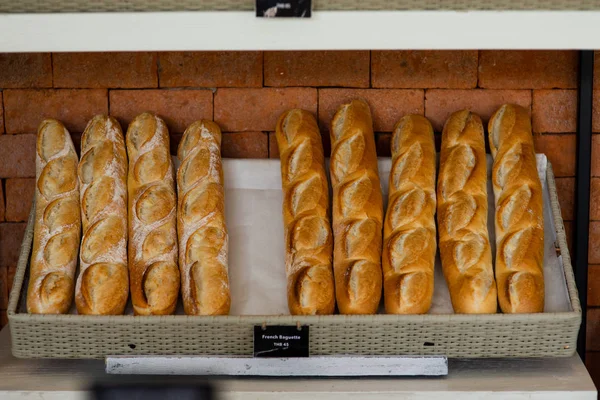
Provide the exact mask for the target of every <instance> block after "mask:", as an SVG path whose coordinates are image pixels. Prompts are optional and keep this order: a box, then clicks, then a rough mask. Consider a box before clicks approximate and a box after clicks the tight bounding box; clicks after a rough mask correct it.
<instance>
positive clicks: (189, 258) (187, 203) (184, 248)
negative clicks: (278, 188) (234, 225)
mask: <svg viewBox="0 0 600 400" xmlns="http://www.w3.org/2000/svg"><path fill="white" fill-rule="evenodd" d="M178 156H179V160H181V165H180V167H179V170H178V171H177V190H178V206H177V234H178V238H179V262H180V270H181V293H182V297H183V308H184V310H185V313H186V314H189V315H226V314H229V307H230V304H231V300H230V294H229V277H228V272H227V244H228V235H227V227H226V225H225V211H224V210H225V204H224V203H225V202H224V191H223V169H222V166H221V130H220V129H219V127H218V126H217V124H215V123H214V122H211V121H197V122H194V123H193V124H192V125H190V127H189V128H187V129H186V131H185V133H184V134H183V138H182V139H181V142H180V144H179V149H178Z"/></svg>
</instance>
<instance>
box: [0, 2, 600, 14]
mask: <svg viewBox="0 0 600 400" xmlns="http://www.w3.org/2000/svg"><path fill="white" fill-rule="evenodd" d="M254 3H255V2H254V0H135V1H133V0H93V1H90V0H20V1H15V0H0V13H54V12H127V11H252V10H254ZM313 4H314V5H313V8H314V10H315V11H334V10H335V11H340V10H350V11H354V10H597V9H600V3H599V2H598V1H595V0H527V1H523V0H494V1H489V0H313Z"/></svg>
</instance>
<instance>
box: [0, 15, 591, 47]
mask: <svg viewBox="0 0 600 400" xmlns="http://www.w3.org/2000/svg"><path fill="white" fill-rule="evenodd" d="M594 48H600V11H467V12H464V11H316V12H314V13H313V18H311V19H277V20H267V19H263V18H256V17H254V13H253V12H229V11H228V12H144V13H142V12H140V13H73V14H68V13H64V14H61V13H57V14H1V15H0V52H37V51H136V50H140V51H142V50H143V51H162V50H311V49H312V50H322V49H339V50H342V49H594Z"/></svg>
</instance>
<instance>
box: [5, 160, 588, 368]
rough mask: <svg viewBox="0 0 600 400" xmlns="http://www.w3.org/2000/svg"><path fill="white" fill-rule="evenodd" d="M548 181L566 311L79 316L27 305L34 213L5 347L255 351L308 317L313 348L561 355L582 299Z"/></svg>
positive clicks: (79, 353) (68, 353)
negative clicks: (265, 333)
mask: <svg viewBox="0 0 600 400" xmlns="http://www.w3.org/2000/svg"><path fill="white" fill-rule="evenodd" d="M546 178H547V185H548V190H549V194H550V203H551V207H552V216H553V219H554V221H553V222H554V225H555V227H556V233H557V242H558V243H557V246H558V247H559V249H560V252H561V255H562V262H563V266H564V274H565V280H566V284H567V290H568V296H569V298H570V303H571V310H572V311H569V312H560V313H540V314H520V315H518V314H494V315H454V314H450V315H414V316H398V315H370V316H343V315H332V316H304V317H300V316H264V317H261V316H220V317H193V316H184V315H172V316H149V317H144V316H135V317H134V316H129V315H123V316H81V315H29V314H27V313H26V312H24V304H25V293H26V288H27V286H26V283H27V274H28V264H29V256H30V253H31V245H32V240H33V215H34V213H33V212H32V213H31V214H30V217H29V222H28V225H27V230H26V232H25V237H24V239H23V244H22V247H21V255H20V258H19V264H18V268H17V272H16V275H15V282H14V285H13V289H12V291H11V295H10V301H9V304H8V318H9V321H10V324H9V326H10V329H11V334H12V351H13V354H14V355H15V356H16V357H20V358H100V359H101V358H104V357H106V356H108V355H226V356H252V354H253V327H254V325H261V324H264V323H266V324H269V325H270V324H274V325H296V324H297V323H300V324H306V325H310V353H311V355H446V356H448V357H456V358H465V357H466V358H476V357H477V358H483V357H566V356H571V355H572V354H573V353H574V352H575V349H576V341H577V334H578V331H579V326H580V323H581V307H580V304H579V298H578V294H577V288H576V286H575V280H574V277H573V270H572V268H571V260H570V257H569V251H568V249H567V243H566V238H565V231H564V226H563V221H562V218H561V215H560V207H559V204H558V198H557V195H556V186H555V182H554V175H553V173H552V167H551V165H550V163H548V167H547V176H546Z"/></svg>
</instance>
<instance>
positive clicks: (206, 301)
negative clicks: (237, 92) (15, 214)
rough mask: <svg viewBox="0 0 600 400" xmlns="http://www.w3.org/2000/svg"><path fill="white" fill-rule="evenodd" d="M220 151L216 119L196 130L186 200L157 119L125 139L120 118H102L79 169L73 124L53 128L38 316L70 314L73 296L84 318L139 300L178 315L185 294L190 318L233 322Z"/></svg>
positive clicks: (188, 148) (39, 175) (43, 202)
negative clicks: (207, 316)
mask: <svg viewBox="0 0 600 400" xmlns="http://www.w3.org/2000/svg"><path fill="white" fill-rule="evenodd" d="M220 146H221V131H220V129H219V127H218V126H217V125H216V124H214V123H213V122H210V121H198V122H195V123H193V124H192V125H191V126H190V127H189V128H188V129H187V130H186V132H185V134H184V136H183V138H182V140H181V143H180V146H179V149H178V155H179V159H180V160H181V165H180V168H179V170H178V171H177V182H178V189H179V196H176V192H175V178H174V177H175V174H174V168H173V164H172V160H171V156H170V152H169V133H168V130H167V127H166V125H165V123H164V121H163V120H162V119H160V118H159V117H157V116H155V115H152V114H149V113H144V114H141V115H139V116H137V117H136V118H135V119H134V120H133V122H132V123H131V124H130V125H129V129H128V131H127V135H126V141H125V140H124V138H123V133H122V131H121V127H120V125H119V123H118V122H117V121H116V120H115V119H114V118H111V117H108V116H96V117H94V118H93V119H92V120H91V121H90V122H89V123H88V125H87V127H86V129H85V131H84V133H83V135H82V137H81V160H80V161H79V162H78V160H77V154H76V152H75V149H74V146H73V142H72V140H71V137H70V135H69V132H68V131H67V130H66V128H65V127H64V126H63V125H62V124H61V123H60V122H58V121H56V120H45V121H43V122H42V123H41V125H40V127H39V129H38V139H37V152H36V153H37V154H36V192H35V197H36V215H35V225H34V242H33V249H32V255H31V263H30V265H31V267H30V278H29V288H28V292H27V310H28V312H29V313H41V314H56V313H67V312H68V311H69V309H70V307H71V304H72V300H73V296H74V297H75V304H76V307H77V311H78V313H80V314H96V315H110V314H122V313H123V312H124V309H125V306H126V303H127V299H128V297H129V293H130V292H131V300H132V303H133V308H134V312H135V314H136V315H163V314H172V313H173V312H174V311H175V307H176V305H177V300H178V297H179V293H180V286H181V294H182V298H183V305H184V309H185V312H186V313H187V314H192V315H193V314H227V313H228V312H229V305H230V294H229V282H228V273H227V230H226V226H225V216H224V205H223V198H224V196H223V173H222V169H221V158H220ZM82 231H83V234H81V232H82ZM178 244H179V246H178ZM78 254H79V265H80V273H79V275H78V277H77V280H76V282H75V279H74V278H75V277H74V275H75V270H76V266H77V259H78Z"/></svg>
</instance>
